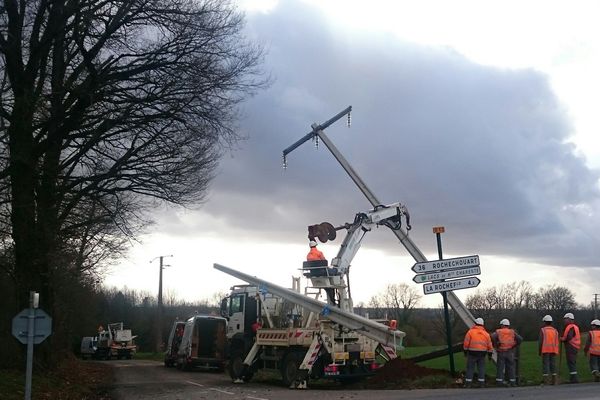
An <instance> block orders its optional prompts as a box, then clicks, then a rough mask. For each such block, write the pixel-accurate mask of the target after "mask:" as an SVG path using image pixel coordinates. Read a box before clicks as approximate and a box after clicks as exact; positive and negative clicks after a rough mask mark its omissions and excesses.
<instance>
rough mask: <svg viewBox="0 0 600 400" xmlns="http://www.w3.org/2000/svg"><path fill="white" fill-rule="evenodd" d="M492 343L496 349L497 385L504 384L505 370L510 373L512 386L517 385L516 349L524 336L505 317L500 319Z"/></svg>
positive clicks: (509, 377)
mask: <svg viewBox="0 0 600 400" xmlns="http://www.w3.org/2000/svg"><path fill="white" fill-rule="evenodd" d="M491 338H492V344H493V345H494V348H495V349H496V352H497V355H498V359H497V360H496V386H504V371H505V370H506V372H507V374H508V382H509V384H510V386H517V379H516V375H515V349H516V348H517V346H518V345H520V344H521V342H522V341H523V338H522V337H521V336H520V335H519V334H518V333H517V332H515V330H514V329H510V321H509V320H508V319H506V318H504V319H503V320H502V321H500V328H498V329H496V331H495V332H494V333H492V334H491Z"/></svg>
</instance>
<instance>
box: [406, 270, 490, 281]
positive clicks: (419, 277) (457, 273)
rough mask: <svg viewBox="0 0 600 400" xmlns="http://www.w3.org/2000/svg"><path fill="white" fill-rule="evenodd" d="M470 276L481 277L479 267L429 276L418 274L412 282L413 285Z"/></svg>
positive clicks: (433, 273) (432, 273) (435, 273)
mask: <svg viewBox="0 0 600 400" xmlns="http://www.w3.org/2000/svg"><path fill="white" fill-rule="evenodd" d="M472 275H481V268H480V267H479V266H477V267H470V268H464V269H457V270H454V271H443V272H431V273H429V274H419V275H415V277H414V278H413V281H414V282H415V283H425V282H434V281H441V280H444V279H455V278H462V277H465V276H472Z"/></svg>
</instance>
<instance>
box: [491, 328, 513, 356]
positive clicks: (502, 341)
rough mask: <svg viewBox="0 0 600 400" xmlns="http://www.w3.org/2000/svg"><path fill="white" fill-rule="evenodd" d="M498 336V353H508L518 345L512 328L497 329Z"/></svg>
mask: <svg viewBox="0 0 600 400" xmlns="http://www.w3.org/2000/svg"><path fill="white" fill-rule="evenodd" d="M496 334H497V335H498V351H507V350H510V349H512V348H513V347H515V346H516V345H517V338H516V336H515V331H514V330H512V329H510V328H499V329H496Z"/></svg>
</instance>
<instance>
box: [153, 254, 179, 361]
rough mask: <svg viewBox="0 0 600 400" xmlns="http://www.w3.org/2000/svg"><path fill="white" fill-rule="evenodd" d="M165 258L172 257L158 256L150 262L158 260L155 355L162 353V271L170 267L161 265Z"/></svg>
mask: <svg viewBox="0 0 600 400" xmlns="http://www.w3.org/2000/svg"><path fill="white" fill-rule="evenodd" d="M166 257H173V255H172V254H171V255H168V256H158V257H155V258H153V259H152V260H150V263H152V261H154V260H156V259H157V258H158V259H159V260H160V262H159V267H158V307H157V310H156V324H155V327H154V351H155V352H156V353H160V352H161V351H162V341H163V340H162V339H163V335H162V325H163V324H162V317H163V300H162V282H163V269H164V268H166V267H169V266H170V265H165V264H163V259H165V258H166Z"/></svg>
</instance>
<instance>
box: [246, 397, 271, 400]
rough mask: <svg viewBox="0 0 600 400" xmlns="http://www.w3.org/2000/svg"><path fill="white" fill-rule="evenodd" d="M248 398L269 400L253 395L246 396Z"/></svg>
mask: <svg viewBox="0 0 600 400" xmlns="http://www.w3.org/2000/svg"><path fill="white" fill-rule="evenodd" d="M246 398H247V399H252V400H268V399H263V398H262V397H253V396H246Z"/></svg>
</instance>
